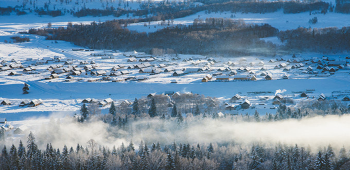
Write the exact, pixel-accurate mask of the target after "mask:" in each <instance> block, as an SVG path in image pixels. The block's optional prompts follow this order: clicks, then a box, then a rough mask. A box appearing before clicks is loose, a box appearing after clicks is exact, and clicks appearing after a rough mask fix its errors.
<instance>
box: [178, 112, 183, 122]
mask: <svg viewBox="0 0 350 170" xmlns="http://www.w3.org/2000/svg"><path fill="white" fill-rule="evenodd" d="M177 121H178V122H179V123H181V122H183V121H184V118H183V117H182V114H181V113H178V114H177Z"/></svg>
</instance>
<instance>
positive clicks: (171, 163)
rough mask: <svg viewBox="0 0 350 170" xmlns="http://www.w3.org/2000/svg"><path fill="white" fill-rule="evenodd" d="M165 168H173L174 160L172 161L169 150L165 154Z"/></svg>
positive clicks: (170, 169)
mask: <svg viewBox="0 0 350 170" xmlns="http://www.w3.org/2000/svg"><path fill="white" fill-rule="evenodd" d="M165 169H167V170H174V169H175V161H174V159H173V157H172V156H171V154H170V152H168V154H167V159H166V166H165Z"/></svg>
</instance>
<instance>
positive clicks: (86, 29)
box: [29, 18, 278, 55]
mask: <svg viewBox="0 0 350 170" xmlns="http://www.w3.org/2000/svg"><path fill="white" fill-rule="evenodd" d="M128 22H131V21H130V20H114V21H107V22H103V23H95V22H93V23H91V24H90V25H82V24H81V25H68V27H67V28H57V29H56V28H52V29H30V30H29V33H30V34H39V35H45V36H47V39H49V40H65V41H69V42H73V43H74V44H76V45H79V46H84V47H89V48H93V49H119V50H140V51H147V52H150V51H151V50H152V49H153V48H159V49H173V50H175V51H176V52H177V53H195V54H233V55H234V54H254V53H255V51H249V48H252V49H256V48H261V49H271V48H275V45H273V44H272V43H266V42H265V41H262V40H260V39H259V38H263V37H268V36H274V35H276V34H277V33H278V30H277V29H276V28H273V27H271V26H270V25H268V24H264V25H250V24H245V23H244V21H235V20H230V19H222V18H216V19H214V18H211V19H208V20H206V21H204V22H203V23H202V24H196V25H190V26H183V25H178V26H176V27H173V28H166V29H162V30H160V31H157V32H154V33H149V34H146V33H138V32H134V31H129V30H128V29H127V28H125V26H126V25H127V24H128ZM122 23H123V24H122ZM247 48H248V50H247ZM257 54H260V53H259V52H257Z"/></svg>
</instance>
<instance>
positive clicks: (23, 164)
mask: <svg viewBox="0 0 350 170" xmlns="http://www.w3.org/2000/svg"><path fill="white" fill-rule="evenodd" d="M36 143H37V142H36V140H35V137H34V134H33V133H32V132H30V134H29V135H28V138H27V145H25V144H23V143H22V141H20V143H19V145H18V147H16V146H15V145H14V144H12V145H11V147H9V149H8V148H7V147H6V145H3V147H2V151H1V154H0V169H3V170H7V169H23V170H27V169H28V170H31V169H65V170H69V169H83V170H85V169H86V170H88V169H144V170H148V169H166V170H169V169H174V170H175V169H176V170H177V169H208V170H209V169H210V170H211V169H219V170H226V169H249V170H256V169H274V170H275V169H276V170H277V169H290V170H297V169H307V170H333V169H334V170H336V169H348V168H349V163H350V162H349V160H350V159H349V156H348V154H347V148H345V147H343V148H341V149H340V150H339V151H338V152H337V151H336V150H334V149H333V148H332V146H331V145H328V146H327V147H324V148H320V149H319V151H317V152H312V151H311V149H310V148H308V147H303V146H299V145H297V144H295V145H294V146H288V145H282V144H276V145H274V146H271V145H265V144H259V143H257V144H252V145H246V146H243V147H242V145H241V144H235V143H229V144H220V143H209V144H200V143H201V141H198V143H194V144H190V143H175V142H173V143H167V144H160V143H159V142H156V143H152V144H151V143H146V142H143V141H141V142H140V144H139V147H138V149H135V144H134V143H133V142H132V141H130V142H129V144H127V145H125V144H124V143H122V144H121V145H120V146H117V147H115V146H114V147H113V148H108V147H105V146H103V144H98V143H96V141H94V140H93V139H91V140H89V141H88V142H87V143H86V144H85V145H81V144H77V146H76V147H74V148H73V147H67V146H66V145H64V147H63V148H55V147H54V146H52V145H51V144H50V143H48V144H47V145H46V148H45V149H41V148H39V147H38V146H37V144H36Z"/></svg>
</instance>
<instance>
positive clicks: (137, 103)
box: [132, 98, 140, 115]
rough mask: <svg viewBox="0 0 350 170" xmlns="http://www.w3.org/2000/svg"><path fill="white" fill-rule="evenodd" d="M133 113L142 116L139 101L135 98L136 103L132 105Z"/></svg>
mask: <svg viewBox="0 0 350 170" xmlns="http://www.w3.org/2000/svg"><path fill="white" fill-rule="evenodd" d="M132 113H133V114H134V115H139V114H140V109H139V101H138V100H137V98H135V100H134V103H133V104H132Z"/></svg>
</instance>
